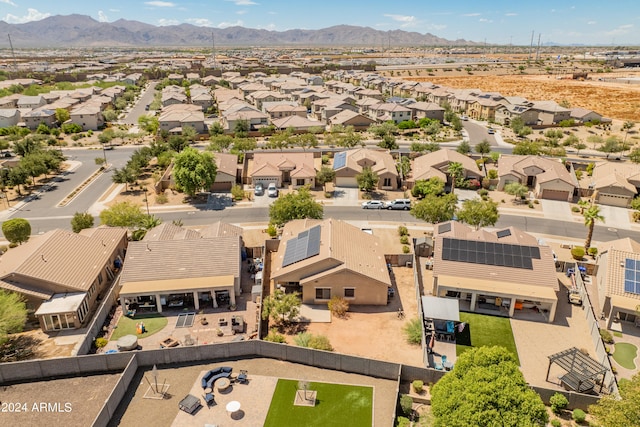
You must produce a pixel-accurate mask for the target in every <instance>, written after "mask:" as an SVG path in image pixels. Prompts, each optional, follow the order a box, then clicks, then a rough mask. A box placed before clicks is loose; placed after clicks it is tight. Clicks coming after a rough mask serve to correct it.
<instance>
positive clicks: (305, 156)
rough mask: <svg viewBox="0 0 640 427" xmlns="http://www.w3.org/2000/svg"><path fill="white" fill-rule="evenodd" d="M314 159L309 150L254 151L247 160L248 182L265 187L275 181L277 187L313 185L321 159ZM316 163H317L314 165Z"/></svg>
mask: <svg viewBox="0 0 640 427" xmlns="http://www.w3.org/2000/svg"><path fill="white" fill-rule="evenodd" d="M317 160H318V161H316V159H314V157H313V153H309V152H304V153H301V152H297V153H296V152H286V153H262V152H257V153H254V155H253V159H251V160H250V162H249V167H248V169H249V171H250V172H249V180H250V181H249V182H250V183H251V184H252V185H256V184H257V183H262V184H263V185H264V187H267V186H268V185H269V184H270V183H272V182H275V183H276V186H277V187H284V186H288V185H291V187H292V188H298V187H303V186H305V185H309V186H310V187H311V188H313V187H315V179H316V170H317V168H319V163H318V162H321V159H317ZM316 163H318V165H316Z"/></svg>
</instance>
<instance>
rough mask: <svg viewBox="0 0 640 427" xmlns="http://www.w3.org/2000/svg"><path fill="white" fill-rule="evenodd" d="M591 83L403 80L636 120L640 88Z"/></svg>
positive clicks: (509, 78)
mask: <svg viewBox="0 0 640 427" xmlns="http://www.w3.org/2000/svg"><path fill="white" fill-rule="evenodd" d="M622 75H624V76H630V75H634V76H635V77H638V76H640V73H638V72H636V73H630V72H626V73H619V74H618V75H617V76H619V77H620V76H622ZM589 76H590V77H591V79H590V80H585V81H578V80H564V79H563V80H559V79H557V78H556V77H554V76H549V75H542V76H541V75H534V76H531V75H487V76H475V75H472V76H457V77H445V76H433V77H431V76H430V77H405V79H406V80H414V81H428V82H432V83H435V84H440V85H444V86H449V87H453V88H461V89H462V88H469V89H470V88H478V89H481V90H483V91H485V92H499V93H500V94H502V95H503V96H523V97H525V98H527V99H530V100H545V99H552V100H555V101H557V102H561V101H563V100H566V101H567V102H569V104H570V105H571V106H573V107H582V108H587V109H590V110H593V111H596V112H598V113H600V114H602V115H603V116H605V117H609V118H612V119H619V120H638V110H639V109H640V85H628V84H619V83H617V84H616V83H606V82H602V81H598V80H597V79H598V78H599V77H606V78H612V77H614V75H613V74H612V73H607V74H601V75H593V76H591V75H589Z"/></svg>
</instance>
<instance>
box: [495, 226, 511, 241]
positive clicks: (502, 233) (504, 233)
mask: <svg viewBox="0 0 640 427" xmlns="http://www.w3.org/2000/svg"><path fill="white" fill-rule="evenodd" d="M496 236H498V239H501V238H503V237H507V236H511V230H509V229H508V228H507V229H506V230H500V231H498V232H497V233H496Z"/></svg>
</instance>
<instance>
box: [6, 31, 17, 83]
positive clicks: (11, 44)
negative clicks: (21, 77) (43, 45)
mask: <svg viewBox="0 0 640 427" xmlns="http://www.w3.org/2000/svg"><path fill="white" fill-rule="evenodd" d="M7 37H9V46H10V47H11V56H12V57H13V71H14V72H15V73H17V72H18V64H17V63H16V53H15V52H14V50H13V43H12V42H11V34H7Z"/></svg>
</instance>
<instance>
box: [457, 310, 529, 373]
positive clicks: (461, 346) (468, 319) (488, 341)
mask: <svg viewBox="0 0 640 427" xmlns="http://www.w3.org/2000/svg"><path fill="white" fill-rule="evenodd" d="M460 321H461V322H465V323H466V324H467V326H466V328H465V329H464V331H463V332H462V333H458V332H457V331H456V354H457V355H458V356H460V355H461V354H462V353H464V352H465V351H467V350H469V349H470V348H472V347H482V346H485V345H486V346H494V345H500V346H502V347H504V348H506V349H507V350H509V351H510V352H511V353H512V354H513V355H514V356H515V357H516V362H517V363H518V365H519V364H520V359H519V358H518V349H517V348H516V342H515V340H514V339H513V332H512V331H511V322H510V321H509V318H508V317H499V316H487V315H484V314H476V313H460Z"/></svg>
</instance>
